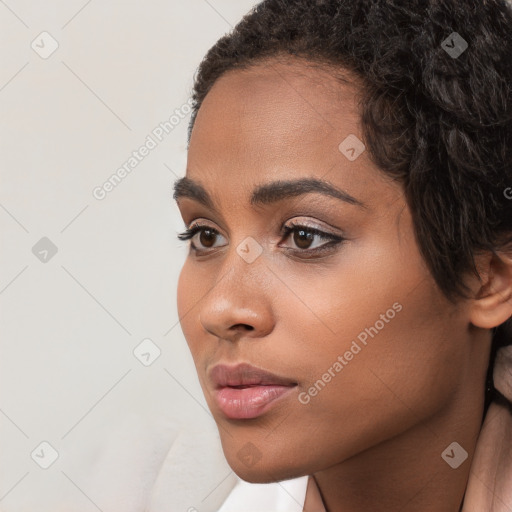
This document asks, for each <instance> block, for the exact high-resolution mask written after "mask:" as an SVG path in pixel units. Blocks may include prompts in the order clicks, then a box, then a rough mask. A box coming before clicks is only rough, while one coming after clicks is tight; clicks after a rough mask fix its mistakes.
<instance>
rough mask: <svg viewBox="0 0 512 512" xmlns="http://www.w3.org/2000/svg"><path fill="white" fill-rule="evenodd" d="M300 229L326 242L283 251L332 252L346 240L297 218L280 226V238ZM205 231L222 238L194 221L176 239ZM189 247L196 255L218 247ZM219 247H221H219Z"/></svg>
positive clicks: (217, 232) (190, 237) (210, 228)
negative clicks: (307, 247)
mask: <svg viewBox="0 0 512 512" xmlns="http://www.w3.org/2000/svg"><path fill="white" fill-rule="evenodd" d="M300 228H303V229H304V230H305V231H307V232H309V233H312V234H313V236H315V237H317V238H320V239H321V240H327V242H325V243H323V244H320V245H319V246H317V247H314V248H309V249H300V248H298V249H294V248H290V247H287V246H285V247H284V249H286V250H287V251H290V252H292V253H299V254H304V255H308V254H318V253H321V252H322V251H328V250H332V249H334V248H335V246H337V245H339V244H341V243H343V242H344V241H345V240H346V238H345V237H344V236H342V235H338V234H334V233H332V232H329V231H324V230H323V229H322V228H320V227H319V226H317V225H311V224H309V222H301V221H300V220H298V219H297V218H294V219H293V220H291V221H289V224H288V225H286V224H285V225H283V226H282V228H281V233H280V234H281V237H282V238H283V237H284V239H285V240H286V239H288V238H289V236H290V234H291V233H293V232H296V231H298V230H299V229H300ZM206 229H208V230H210V231H212V232H213V233H214V234H215V235H221V236H222V234H221V233H220V232H219V230H217V229H216V228H214V227H212V226H210V225H208V224H206V223H203V222H201V221H195V222H192V223H190V225H189V226H188V227H187V228H186V231H185V232H184V233H181V234H179V235H178V238H179V239H180V240H190V239H192V238H194V236H196V235H197V234H198V233H200V232H202V231H203V230H206ZM190 247H191V250H193V251H194V252H197V253H208V252H211V251H213V250H214V249H216V248H218V247H209V248H207V249H201V248H196V247H195V246H194V245H193V243H191V244H190ZM220 247H222V246H220Z"/></svg>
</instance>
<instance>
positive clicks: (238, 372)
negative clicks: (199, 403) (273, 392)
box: [209, 363, 297, 389]
mask: <svg viewBox="0 0 512 512" xmlns="http://www.w3.org/2000/svg"><path fill="white" fill-rule="evenodd" d="M209 376H210V380H211V382H212V383H213V384H214V386H215V388H216V389H220V388H223V387H226V386H251V385H252V386H255V385H260V386H268V385H272V384H274V385H280V386H291V385H295V384H297V382H295V381H293V380H291V379H288V378H286V377H281V376H279V375H275V374H273V373H270V372H268V371H266V370H263V369H261V368H257V367H256V366H252V365H250V364H248V363H239V364H237V365H235V366H228V365H226V364H218V365H216V366H214V367H213V368H212V369H211V371H210V372H209Z"/></svg>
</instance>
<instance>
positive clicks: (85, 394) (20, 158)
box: [0, 0, 257, 512]
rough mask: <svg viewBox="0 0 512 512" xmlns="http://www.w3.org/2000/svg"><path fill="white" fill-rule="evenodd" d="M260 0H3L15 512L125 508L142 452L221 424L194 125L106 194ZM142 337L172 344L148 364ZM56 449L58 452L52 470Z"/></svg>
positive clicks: (6, 485)
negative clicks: (200, 275) (192, 292)
mask: <svg viewBox="0 0 512 512" xmlns="http://www.w3.org/2000/svg"><path fill="white" fill-rule="evenodd" d="M256 3H257V2H255V1H253V0H208V1H206V0H186V1H185V0H167V1H166V0H151V1H143V0H139V1H120V0H117V1H115V0H110V1H104V0H103V1H100V0H89V1H84V0H68V1H64V0H54V1H50V2H36V1H34V0H32V1H29V0H5V1H0V38H1V41H0V54H1V63H2V65H1V66H0V119H1V133H0V155H1V173H2V174H1V184H2V186H1V189H0V228H1V233H2V250H1V251H0V258H1V260H0V269H1V274H0V305H1V314H2V317H1V325H2V331H1V357H0V365H1V367H0V457H1V461H0V510H1V511H5V512H14V511H16V512H17V511H36V510H37V511H38V512H41V511H47V510H48V511H50V510H52V511H53V512H55V511H57V510H70V508H69V507H70V506H72V509H73V510H74V511H78V510H80V511H81V510H84V511H94V510H99V509H100V510H103V511H105V512H107V511H109V510H114V509H115V504H116V503H117V504H119V503H121V501H122V499H125V498H126V496H127V495H128V494H127V493H126V489H127V488H128V487H130V492H132V493H134V492H138V493H141V494H142V495H144V493H148V492H149V488H148V486H151V478H149V479H148V480H144V477H141V471H142V469H143V468H144V464H145V463H146V459H147V458H148V457H149V454H151V456H152V457H153V459H154V460H156V461H157V463H155V464H157V465H158V464H161V463H162V461H163V459H164V457H165V456H166V453H167V452H168V450H169V447H170V446H171V445H172V442H173V439H175V437H176V432H177V431H178V430H179V429H180V428H188V427H187V426H188V425H190V424H204V425H207V428H209V429H212V431H213V430H214V423H213V421H212V420H211V417H210V416H209V414H208V413H207V411H206V410H205V408H206V402H205V401H204V398H203V395H202V392H201V389H200V386H199V383H198V380H197V377H196V373H195V369H194V366H193V361H192V359H191V356H190V354H189V352H188V348H187V346H186V342H185V339H184V337H183V334H182V331H181V328H180V325H179V322H178V316H177V311H176V285H177V278H178V274H179V271H180V269H181V266H182V264H183V261H184V258H185V255H186V244H185V243H184V242H180V241H178V240H177V239H176V234H177V233H178V232H180V231H182V230H183V228H184V225H183V222H182V220H181V217H180V215H179V212H178V210H177V208H176V206H175V204H174V201H173V199H172V183H173V182H174V180H175V179H176V178H177V177H179V176H183V175H184V174H185V167H186V130H187V126H188V121H189V118H190V116H189V115H188V116H187V117H186V119H184V120H181V122H180V123H179V124H178V125H177V126H175V127H173V129H172V131H170V133H168V134H165V137H163V138H162V141H158V145H157V146H156V147H155V148H154V149H152V151H151V152H150V153H149V154H148V155H147V156H146V157H145V158H144V159H143V160H142V161H141V162H140V163H138V165H137V166H136V167H134V168H133V169H132V170H131V172H130V173H129V174H128V175H127V176H126V177H125V178H124V179H123V180H122V182H121V183H119V184H118V185H117V186H116V187H115V188H114V189H113V190H112V191H111V192H109V193H108V194H106V197H105V198H104V199H102V200H99V199H96V198H95V197H94V196H93V190H94V189H95V187H98V186H101V185H102V184H103V183H104V182H105V181H107V180H108V179H109V178H110V177H111V175H112V174H113V173H115V172H116V170H117V169H118V168H119V167H120V166H122V165H123V164H124V163H125V162H126V161H127V160H128V159H129V158H130V156H131V153H132V151H135V150H137V149H138V148H140V146H142V145H143V144H144V143H145V141H146V139H147V136H148V135H151V134H152V132H153V130H155V129H156V128H157V127H158V126H159V124H160V123H161V122H164V121H168V120H169V117H170V116H171V115H172V114H173V112H174V111H175V109H180V108H181V107H182V106H183V105H184V104H185V103H186V102H187V100H188V98H189V96H190V92H191V85H192V78H193V75H194V72H195V70H196V68H197V66H198V64H199V62H200V61H201V59H202V57H203V55H204V53H205V52H206V51H207V50H208V48H209V47H210V46H211V45H212V44H213V43H214V42H215V41H216V40H217V39H218V38H219V37H220V36H222V35H223V34H224V33H225V32H227V31H228V30H229V29H230V28H231V26H233V25H235V24H236V23H237V22H238V21H239V19H240V18H241V17H242V15H243V14H244V13H246V12H247V11H248V10H249V9H250V8H251V7H252V6H253V5H255V4H256ZM43 31H47V32H48V33H49V34H51V36H52V38H54V39H55V40H56V41H57V42H58V45H59V46H58V48H57V50H56V51H55V52H54V53H53V54H52V55H50V56H49V57H48V58H42V57H41V56H40V55H39V54H38V53H36V51H35V50H34V49H33V48H32V47H31V44H32V43H33V41H35V43H34V44H37V45H38V47H39V48H41V50H40V51H43V50H44V51H47V50H48V49H49V48H50V43H51V41H50V40H49V39H48V38H46V39H44V38H43V37H40V36H39V35H40V34H41V33H42V32H43ZM43 237H47V238H49V239H50V240H51V242H52V243H53V244H55V246H56V247H57V249H58V252H57V253H56V254H55V255H54V256H53V257H51V258H50V257H49V256H47V258H48V260H47V261H40V259H39V258H38V257H36V255H35V254H34V253H33V247H34V246H35V245H36V244H37V243H38V242H39V241H40V239H41V238H43ZM43 249H44V247H43ZM40 257H41V258H43V259H44V257H45V254H44V253H40ZM146 338H149V339H151V340H152V342H153V343H154V344H155V345H156V346H158V347H159V349H160V351H161V354H160V356H159V357H158V358H157V359H155V360H154V362H152V363H151V364H150V365H149V366H145V365H144V364H142V362H141V361H140V360H139V359H137V358H136V357H135V355H134V353H133V351H134V349H135V348H136V347H137V346H138V345H139V344H140V343H141V341H142V340H144V339H146ZM145 357H146V359H147V358H148V356H145ZM141 433H142V434H145V435H141ZM120 439H122V443H121V441H120ZM43 441H46V442H48V443H49V444H50V445H51V446H52V447H53V448H54V449H55V450H56V451H57V453H58V458H57V460H56V461H55V462H54V463H53V464H52V465H51V466H50V467H48V468H47V469H43V468H42V467H40V465H39V463H38V462H37V461H38V460H39V461H43V460H44V459H45V457H49V456H50V455H51V451H49V450H48V448H45V447H44V445H43V446H42V447H41V446H40V443H41V442H43ZM116 442H117V443H118V444H117V445H116ZM119 443H121V444H119ZM114 446H116V447H117V448H115V449H114V448H111V447H114ZM120 446H125V447H126V453H125V454H123V452H122V450H121V449H120V448H119V447H120ZM145 447H146V448H147V449H145ZM109 449H111V450H112V453H110V454H106V453H105V452H106V451H108V450H109ZM34 450H35V454H36V455H34V456H31V454H32V453H33V452H34ZM37 454H39V457H38V456H37ZM102 464H103V466H102ZM98 475H101V478H104V480H103V484H104V489H103V490H102V493H104V494H103V495H101V496H100V495H97V494H96V495H94V496H93V495H91V489H90V486H91V485H92V484H91V479H92V478H99V476H98ZM137 486H138V487H139V488H140V489H137V490H136V491H135V489H134V488H135V487H137ZM144 486H146V488H145V487H144ZM140 499H141V502H142V501H143V500H144V496H141V498H140ZM63 504H66V506H64V505H63ZM120 509H121V507H120ZM125 510H126V509H125ZM168 510H173V508H172V507H170V508H169V509H168Z"/></svg>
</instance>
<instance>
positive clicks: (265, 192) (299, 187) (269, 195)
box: [173, 176, 368, 213]
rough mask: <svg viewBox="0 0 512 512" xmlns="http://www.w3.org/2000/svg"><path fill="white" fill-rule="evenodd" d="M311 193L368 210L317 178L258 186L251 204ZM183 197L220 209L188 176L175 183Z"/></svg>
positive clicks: (178, 194)
mask: <svg viewBox="0 0 512 512" xmlns="http://www.w3.org/2000/svg"><path fill="white" fill-rule="evenodd" d="M310 193H318V194H323V195H325V196H330V197H334V198H336V199H340V200H341V201H344V202H345V203H348V204H352V205H355V206H359V207H361V208H368V206H367V205H366V204H365V203H363V202H362V201H359V200H358V199H356V198H355V197H353V196H351V195H350V194H349V193H348V192H345V191H344V190H341V189H339V188H337V187H335V186H334V185H332V184H331V183H329V182H327V181H324V180H320V179H317V178H300V179H297V180H288V181H282V180H278V181H273V182H270V183H265V184H263V185H258V186H257V187H256V188H255V189H254V190H253V192H252V194H251V199H250V203H251V205H254V206H256V205H268V204H272V203H277V202H278V201H284V200H285V199H289V198H292V197H297V196H302V195H305V194H310ZM182 197H188V198H190V199H194V200H196V201H198V202H199V203H201V204H202V205H204V206H206V207H208V208H210V209H211V210H213V211H215V212H217V213H218V209H217V208H216V207H215V204H214V202H213V200H212V198H211V196H210V194H209V193H208V192H207V190H206V189H205V188H204V187H203V186H202V185H201V184H200V183H198V182H197V181H194V180H192V179H191V178H188V177H186V176H185V177H183V178H179V179H178V180H176V182H175V183H174V194H173V198H174V199H175V200H176V201H178V199H180V198H182Z"/></svg>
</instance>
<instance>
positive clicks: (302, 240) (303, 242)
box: [293, 229, 315, 249]
mask: <svg viewBox="0 0 512 512" xmlns="http://www.w3.org/2000/svg"><path fill="white" fill-rule="evenodd" d="M314 238H315V235H314V234H313V233H311V232H310V231H306V230H304V229H298V230H296V231H295V232H294V235H293V242H294V243H295V245H296V246H297V247H298V248H299V249H308V248H309V246H310V245H311V243H312V242H313V240H314Z"/></svg>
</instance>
